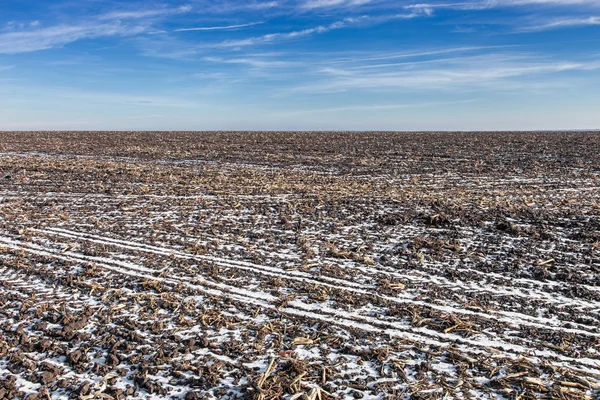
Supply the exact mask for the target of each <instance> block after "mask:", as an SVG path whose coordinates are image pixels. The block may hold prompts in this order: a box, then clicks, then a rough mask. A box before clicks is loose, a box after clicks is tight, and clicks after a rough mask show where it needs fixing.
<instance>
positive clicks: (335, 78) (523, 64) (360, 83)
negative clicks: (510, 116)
mask: <svg viewBox="0 0 600 400" xmlns="http://www.w3.org/2000/svg"><path fill="white" fill-rule="evenodd" d="M379 67H381V68H380V69H379V70H377V71H376V72H374V71H373V70H371V69H365V68H363V69H355V68H321V69H320V70H319V71H318V72H319V73H320V74H322V75H323V76H324V78H323V79H322V80H320V81H317V82H313V83H311V84H307V85H304V86H300V87H297V88H295V89H293V90H292V91H295V92H298V91H299V92H309V93H311V92H312V93H319V92H322V93H327V92H340V91H345V90H352V89H361V90H395V91H397V90H402V89H407V90H450V89H452V90H455V89H457V88H462V89H467V88H486V89H488V90H489V89H491V88H493V89H496V90H503V89H505V88H510V87H513V88H514V87H515V85H511V83H512V84H516V83H519V84H523V82H522V81H523V79H521V78H527V83H532V84H537V82H536V79H542V80H543V83H544V84H549V83H550V84H551V83H552V82H551V81H548V79H547V78H544V77H546V76H547V75H550V74H556V73H561V72H576V71H579V72H585V71H594V70H598V69H600V61H588V62H573V61H549V60H540V59H538V58H536V57H534V56H531V55H527V54H522V55H521V54H490V55H478V56H467V57H461V58H452V59H438V60H430V61H428V62H427V63H423V61H415V62H413V63H410V62H408V63H401V64H388V65H380V66H379Z"/></svg>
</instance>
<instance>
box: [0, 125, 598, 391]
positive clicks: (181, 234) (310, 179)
mask: <svg viewBox="0 0 600 400" xmlns="http://www.w3.org/2000/svg"><path fill="white" fill-rule="evenodd" d="M599 148H600V135H599V134H598V133H592V132H588V133H584V132H562V133H554V132H547V133H544V132H537V133H518V132H506V133H495V134H490V133H383V132H382V133H378V132H371V133H358V132H342V133H315V132H297V133H275V132H273V133H261V132H247V133H239V132H214V133H208V132H205V133H191V132H181V133H177V132H168V133H165V132H147V133H136V132H129V133H111V132H78V133H75V132H27V133H16V132H4V133H0V400H1V399H29V400H36V399H41V400H43V399H81V400H92V399H106V400H112V399H115V400H119V399H126V398H127V399H130V398H131V399H178V398H180V399H185V400H193V399H238V398H240V399H256V400H258V399H260V400H270V399H296V400H298V399H304V400H306V399H308V400H318V399H319V400H324V399H354V398H362V399H455V398H456V399H523V400H525V399H564V400H583V399H590V400H594V399H599V398H600V328H599V327H600V245H599V244H600V153H599V152H598V149H599Z"/></svg>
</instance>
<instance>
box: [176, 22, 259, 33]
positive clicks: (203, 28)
mask: <svg viewBox="0 0 600 400" xmlns="http://www.w3.org/2000/svg"><path fill="white" fill-rule="evenodd" d="M260 24H262V22H252V23H249V24H239V25H225V26H200V27H196V28H181V29H175V30H174V31H173V32H193V31H222V30H232V29H239V28H246V27H248V26H255V25H260Z"/></svg>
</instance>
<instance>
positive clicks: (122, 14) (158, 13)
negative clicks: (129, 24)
mask: <svg viewBox="0 0 600 400" xmlns="http://www.w3.org/2000/svg"><path fill="white" fill-rule="evenodd" d="M191 10H192V7H191V6H189V5H186V6H181V7H177V8H157V9H149V10H132V11H114V12H110V13H106V14H103V15H101V16H99V17H98V19H99V20H113V19H141V18H151V17H165V16H169V15H174V14H182V13H186V12H190V11H191Z"/></svg>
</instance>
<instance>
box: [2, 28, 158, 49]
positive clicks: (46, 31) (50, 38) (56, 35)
mask: <svg viewBox="0 0 600 400" xmlns="http://www.w3.org/2000/svg"><path fill="white" fill-rule="evenodd" d="M145 30H146V27H145V26H143V25H123V24H121V23H118V22H116V23H115V22H111V23H102V24H94V25H56V26H51V27H47V28H40V29H34V30H29V31H18V32H7V33H2V34H0V54H18V53H27V52H32V51H38V50H46V49H50V48H53V47H60V46H64V45H66V44H68V43H72V42H75V41H78V40H82V39H92V38H98V37H105V36H125V35H135V34H139V33H142V32H144V31H145Z"/></svg>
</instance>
